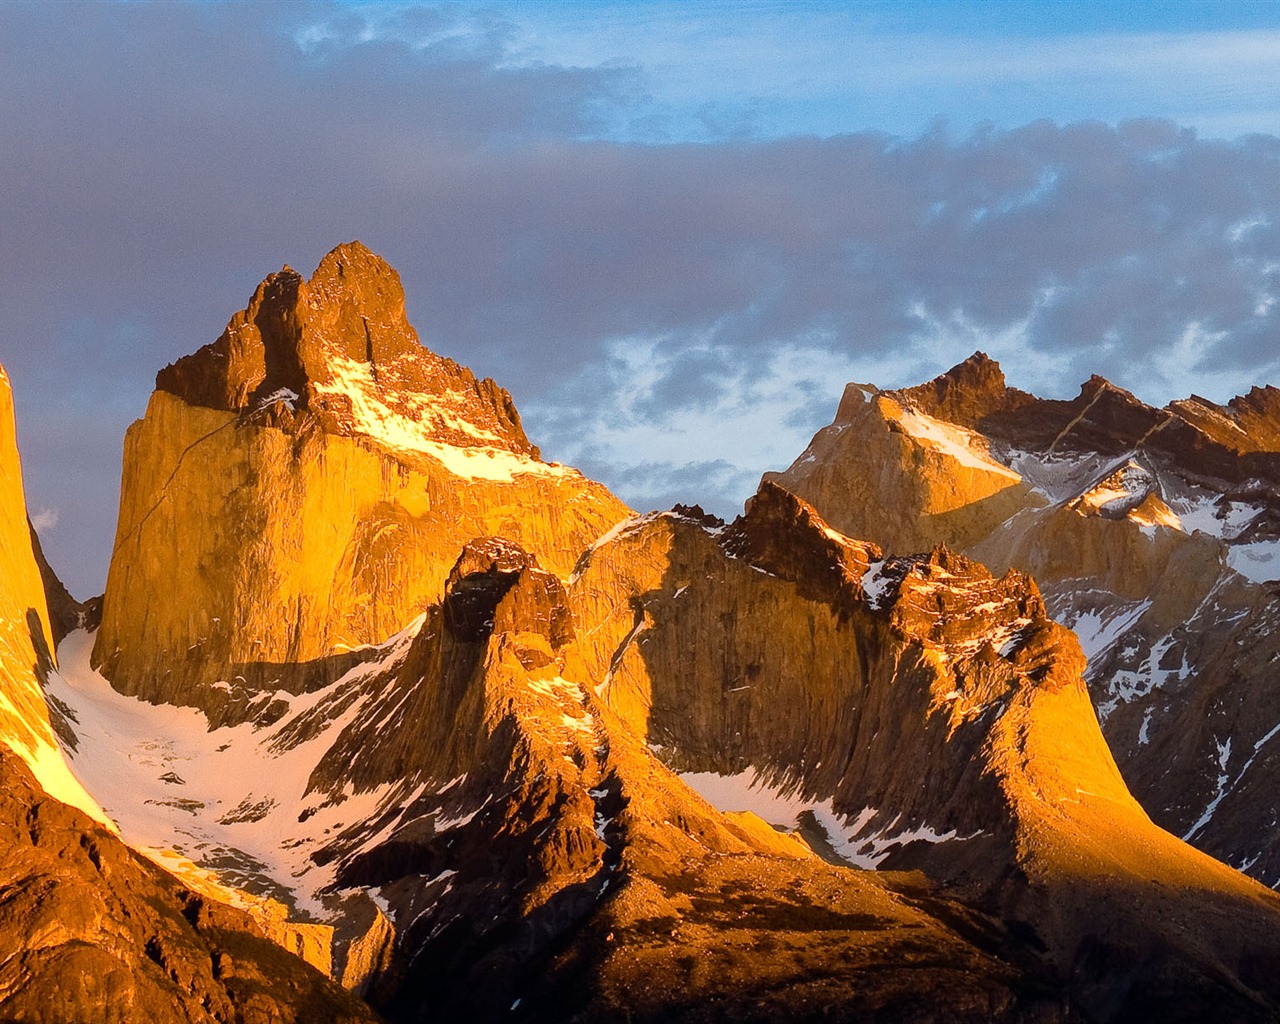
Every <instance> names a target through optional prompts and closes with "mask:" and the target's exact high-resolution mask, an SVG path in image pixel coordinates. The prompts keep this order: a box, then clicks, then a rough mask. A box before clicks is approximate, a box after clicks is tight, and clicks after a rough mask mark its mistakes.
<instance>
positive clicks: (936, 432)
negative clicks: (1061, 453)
mask: <svg viewBox="0 0 1280 1024" xmlns="http://www.w3.org/2000/svg"><path fill="white" fill-rule="evenodd" d="M898 422H899V423H900V424H901V426H902V429H903V430H905V431H906V432H907V433H908V434H910V435H911V436H912V437H914V438H915V439H916V440H918V441H923V442H925V445H926V446H927V447H929V448H932V449H933V450H934V451H936V452H940V453H941V454H943V455H948V456H950V457H951V458H953V459H955V460H956V461H957V462H959V463H960V465H962V466H967V467H968V468H970V469H977V470H981V471H983V472H984V473H995V474H998V475H999V476H1003V477H1007V478H1009V479H1010V480H1014V481H1020V480H1021V479H1022V477H1021V475H1020V474H1018V473H1017V472H1016V471H1015V470H1012V469H1010V468H1009V467H1008V466H1004V465H1001V464H1000V463H999V462H997V461H996V460H995V459H993V458H992V457H991V455H990V454H989V453H988V451H987V450H986V447H985V440H984V439H983V438H982V435H980V434H977V433H975V432H974V431H972V430H967V429H965V428H964V427H958V426H956V425H955V424H953V423H945V422H943V421H942V420H938V419H934V418H933V417H932V416H927V415H925V414H924V413H922V412H918V411H917V410H915V409H912V408H910V407H903V408H902V412H901V415H900V416H899V418H898Z"/></svg>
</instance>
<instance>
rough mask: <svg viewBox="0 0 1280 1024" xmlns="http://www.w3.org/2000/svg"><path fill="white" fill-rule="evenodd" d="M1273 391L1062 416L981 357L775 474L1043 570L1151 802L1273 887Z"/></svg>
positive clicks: (1001, 561)
mask: <svg viewBox="0 0 1280 1024" xmlns="http://www.w3.org/2000/svg"><path fill="white" fill-rule="evenodd" d="M1275 395H1276V392H1275V389H1273V388H1265V389H1254V391H1252V392H1250V394H1249V395H1247V396H1244V397H1242V398H1238V399H1234V400H1233V401H1232V402H1231V403H1229V404H1228V405H1226V406H1217V405H1215V404H1213V403H1212V402H1209V401H1207V400H1205V399H1203V398H1198V397H1193V398H1191V399H1187V400H1185V401H1179V402H1174V403H1172V404H1171V405H1169V406H1168V407H1167V408H1165V409H1154V408H1151V407H1150V406H1147V405H1144V404H1143V403H1142V402H1140V401H1139V400H1138V399H1136V398H1135V397H1134V396H1133V395H1130V394H1129V393H1128V392H1125V391H1123V390H1122V389H1120V388H1117V387H1115V386H1113V385H1111V384H1110V383H1108V382H1107V381H1105V380H1103V379H1102V378H1100V377H1094V378H1091V379H1090V380H1089V381H1088V382H1086V383H1085V384H1084V386H1083V387H1082V388H1081V390H1080V394H1079V396H1078V397H1076V398H1075V399H1072V400H1070V401H1054V400H1043V399H1037V398H1033V397H1032V396H1029V395H1027V394H1025V393H1023V392H1020V391H1017V390H1015V389H1012V388H1009V387H1007V386H1006V385H1005V382H1004V378H1003V375H1002V374H1001V373H1000V372H999V368H998V367H997V366H996V365H995V364H994V363H993V362H992V361H991V360H989V359H988V358H987V357H985V356H984V355H982V354H981V353H978V354H976V355H975V356H974V357H972V358H971V359H969V360H967V361H966V362H965V363H962V364H961V365H960V366H958V367H956V368H954V369H952V370H950V371H948V372H947V373H946V374H943V375H942V376H941V377H939V378H938V379H937V380H935V381H932V382H930V383H928V384H924V385H920V386H919V387H916V388H908V389H905V390H901V391H890V392H881V391H878V390H876V389H874V388H871V387H867V386H863V385H850V386H849V388H848V389H846V394H845V399H844V401H842V403H841V405H840V409H839V411H838V412H837V415H836V420H835V422H834V423H833V424H832V425H831V426H829V427H825V428H823V429H822V430H821V431H819V432H818V433H817V434H816V435H815V437H814V439H813V441H812V443H811V444H810V446H809V448H808V449H807V450H806V452H805V453H803V454H802V455H801V456H800V458H798V459H797V460H796V461H795V462H794V463H793V464H792V466H791V467H790V468H789V469H788V470H787V471H786V472H785V473H780V474H766V475H765V478H766V479H767V480H774V481H777V482H778V483H779V484H781V485H782V486H785V487H787V488H789V489H791V490H793V491H794V492H795V493H797V494H799V495H801V496H802V497H804V498H805V499H806V500H808V501H810V502H812V503H813V505H814V506H815V507H816V508H817V509H819V510H820V511H821V512H822V514H823V515H824V517H826V518H827V519H828V520H829V521H830V522H831V523H832V524H833V525H834V526H835V527H836V528H837V529H840V530H844V531H846V532H849V533H852V534H855V535H857V536H864V537H867V538H870V539H871V540H874V541H876V542H877V543H880V544H883V545H884V546H885V547H886V548H887V549H888V550H891V551H902V550H910V549H912V548H915V547H920V546H927V545H930V544H936V543H946V544H948V545H951V546H952V547H954V548H957V549H960V550H964V551H966V552H968V553H969V554H971V555H973V556H975V557H977V558H980V559H981V560H982V561H984V562H985V563H987V564H989V565H991V566H992V567H994V568H996V569H997V570H1003V569H1005V568H1008V567H1016V568H1018V569H1020V570H1022V571H1024V572H1028V573H1031V574H1032V575H1033V576H1034V577H1035V579H1036V580H1037V581H1038V582H1039V584H1040V585H1041V587H1042V588H1043V590H1044V594H1045V599H1046V602H1047V604H1048V607H1049V609H1050V611H1051V612H1052V614H1053V615H1054V616H1055V617H1056V618H1057V619H1059V620H1060V621H1062V622H1063V623H1065V624H1066V625H1068V626H1070V627H1072V628H1074V629H1076V630H1077V631H1078V632H1079V633H1080V636H1081V639H1082V642H1083V644H1084V646H1085V650H1086V653H1087V654H1088V657H1089V665H1088V668H1087V673H1086V674H1087V678H1088V680H1089V683H1090V687H1091V690H1092V694H1093V700H1094V703H1095V706H1096V707H1097V709H1098V712H1099V715H1100V717H1101V718H1102V721H1103V727H1104V730H1105V734H1106V736H1107V739H1108V742H1109V744H1110V746H1111V748H1112V750H1113V751H1114V752H1115V756H1116V758H1117V760H1118V761H1119V763H1120V765H1121V768H1122V770H1123V772H1124V775H1125V778H1126V779H1128V780H1129V783H1130V784H1131V786H1132V787H1133V789H1134V791H1135V793H1136V794H1137V795H1138V797H1139V799H1140V800H1141V802H1142V803H1143V806H1145V807H1146V808H1148V809H1149V810H1150V812H1151V813H1152V815H1153V816H1154V817H1155V818H1156V820H1157V821H1158V822H1160V823H1161V824H1162V825H1164V826H1166V827H1167V828H1169V829H1170V830H1172V831H1174V832H1175V833H1177V834H1178V835H1183V836H1186V837H1187V838H1188V839H1190V840H1192V841H1193V842H1195V843H1196V844H1197V845H1198V846H1200V847H1201V848H1202V849H1205V850H1207V851H1209V852H1211V853H1213V854H1214V855H1215V856H1220V857H1223V858H1225V859H1226V860H1228V861H1229V862H1230V863H1232V864H1235V865H1238V866H1240V867H1241V868H1242V869H1244V870H1247V871H1249V872H1250V873H1252V874H1253V875H1254V876H1255V877H1257V878H1259V879H1261V880H1263V881H1264V882H1266V883H1267V884H1270V885H1274V884H1276V883H1277V882H1280V844H1277V842H1276V837H1275V833H1274V828H1273V826H1272V821H1271V819H1272V817H1273V816H1274V815H1273V813H1272V808H1271V801H1270V798H1269V797H1264V796H1262V794H1263V793H1265V792H1269V791H1270V789H1271V788H1273V784H1272V781H1268V780H1273V769H1272V768H1271V767H1270V765H1272V764H1273V759H1271V758H1269V757H1268V756H1267V755H1266V753H1265V749H1264V748H1265V747H1266V746H1267V744H1268V742H1269V741H1270V740H1271V738H1272V737H1273V736H1274V735H1275V733H1274V727H1275V726H1276V724H1277V720H1276V716H1275V714H1274V712H1273V710H1272V709H1271V707H1270V704H1271V701H1270V698H1269V696H1268V694H1269V689H1270V687H1269V682H1268V680H1269V679H1270V669H1269V668H1268V667H1266V666H1268V665H1269V664H1270V661H1269V659H1271V658H1273V657H1274V656H1275V655H1276V640H1275V628H1274V626H1275V620H1276V614H1277V613H1276V611H1275V609H1274V607H1273V605H1274V598H1273V596H1272V591H1273V590H1274V587H1275V583H1274V582H1273V581H1274V580H1275V579H1276V578H1278V577H1280V546H1277V544H1276V538H1277V536H1280V497H1278V495H1280V462H1278V461H1277V459H1278V458H1280V456H1277V454H1276V452H1277V449H1278V448H1280V445H1277V444H1276V437H1277V436H1278V435H1277V434H1276V431H1275V423H1276V409H1277V408H1280V399H1277V398H1276V397H1275ZM1228 808H1229V809H1228Z"/></svg>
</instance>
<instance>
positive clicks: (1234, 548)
mask: <svg viewBox="0 0 1280 1024" xmlns="http://www.w3.org/2000/svg"><path fill="white" fill-rule="evenodd" d="M1227 564H1228V565H1229V566H1231V568H1232V569H1234V570H1235V571H1236V572H1238V573H1239V574H1240V575H1241V576H1243V577H1245V578H1246V579H1249V580H1252V581H1253V582H1254V583H1266V582H1269V581H1270V580H1276V579H1280V540H1256V541H1254V542H1253V543H1252V544H1233V545H1231V546H1230V547H1228V548H1227Z"/></svg>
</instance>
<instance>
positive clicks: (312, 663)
mask: <svg viewBox="0 0 1280 1024" xmlns="http://www.w3.org/2000/svg"><path fill="white" fill-rule="evenodd" d="M626 511H627V509H626V507H625V506H624V505H623V504H622V503H621V502H620V501H618V499H616V498H615V497H613V495H611V494H610V493H609V492H608V491H607V490H606V489H605V488H603V487H601V486H600V485H599V484H596V483H594V482H592V481H589V480H587V479H585V478H584V477H583V476H582V475H581V474H579V473H577V472H576V471H574V470H571V469H569V468H567V467H564V466H561V465H558V464H553V463H546V462H543V461H542V460H541V458H540V457H539V453H538V449H537V448H536V447H534V446H533V445H532V444H530V443H529V441H528V439H527V438H526V437H525V434H524V430H523V428H522V427H521V425H520V417H519V415H518V413H517V412H516V410H515V407H514V405H513V404H512V402H511V398H510V396H509V395H508V394H507V393H506V392H505V391H504V390H503V389H502V388H500V387H498V385H496V384H495V383H494V382H493V381H491V380H477V379H476V378H475V376H474V375H473V374H472V373H471V372H470V371H469V370H466V369H465V368H463V367H460V366H458V365H457V364H456V363H454V362H453V361H451V360H448V359H444V358H442V357H440V356H437V355H435V354H433V353H432V352H430V351H428V350H427V349H425V348H423V347H422V345H421V344H419V342H418V340H417V336H416V334H415V333H414V330H413V328H412V327H411V326H410V325H409V323H408V321H407V320H406V319H405V314H404V294H403V290H402V288H401V285H400V279H399V276H398V275H397V274H396V272H395V271H394V270H393V269H391V267H389V266H388V265H387V264H386V263H385V262H384V261H383V260H382V259H381V258H380V257H378V256H375V255H374V254H373V253H371V252H369V250H368V249H366V248H365V247H364V246H362V245H360V244H359V243H358V242H353V243H351V244H349V245H343V246H339V247H338V248H337V249H335V250H333V252H331V253H329V255H328V256H326V257H325V258H324V260H322V261H321V263H320V266H319V267H318V268H317V269H316V272H315V273H314V274H313V275H312V276H311V278H310V280H303V278H302V277H301V276H300V275H299V274H297V273H296V272H294V271H293V270H290V269H289V268H287V267H286V268H285V269H284V270H282V271H281V272H280V273H278V274H272V275H271V276H270V277H268V278H267V279H266V280H265V281H264V282H263V283H262V284H261V285H259V287H258V289H257V290H256V291H255V292H254V295H253V297H252V298H251V299H250V300H249V305H248V306H247V308H246V309H245V310H244V311H242V312H240V313H237V314H236V315H235V316H234V317H232V319H231V322H230V323H229V324H228V325H227V329H226V331H224V332H223V334H222V336H221V337H220V338H219V339H218V340H217V341H216V342H214V343H213V344H211V345H207V346H205V347H204V348H202V349H200V351H198V352H196V353H195V354H193V355H191V356H187V357H185V358H183V359H179V360H178V361H177V362H176V363H174V364H173V365H171V366H168V367H166V368H165V369H163V370H161V371H160V373H159V374H158V376H157V378H156V391H155V393H154V394H153V395H152V397H151V401H150V403H149V405H148V408H147V415H146V417H145V418H144V419H142V420H140V421H139V422H137V423H135V424H134V425H133V426H132V427H131V428H130V429H129V432H128V435H127V436H126V439H125V454H124V470H123V477H122V482H121V501H120V519H119V524H118V527H117V533H116V541H115V549H114V551H113V554H112V560H111V567H110V572H109V575H108V579H107V591H106V597H105V600H104V603H103V610H102V626H101V629H100V630H99V632H98V635H97V640H96V643H95V647H94V664H95V666H99V667H101V669H102V671H103V674H104V675H106V676H107V678H109V679H110V680H111V681H112V683H113V684H114V685H115V686H117V687H118V688H120V689H121V690H122V691H123V692H126V693H131V694H137V695H140V696H142V697H144V698H146V699H149V700H164V701H170V702H175V703H180V704H189V705H193V706H196V707H199V708H201V709H203V710H205V711H206V712H208V713H209V714H210V715H211V716H213V717H214V719H215V720H219V721H221V720H232V719H243V718H246V717H255V716H256V715H258V714H260V713H261V711H262V707H263V706H264V704H265V705H267V706H269V705H270V703H271V701H272V700H273V699H274V698H273V696H272V695H273V694H274V693H275V692H276V691H277V690H282V691H286V692H291V693H297V692H300V691H303V690H305V689H308V688H310V687H312V686H314V685H318V684H321V683H327V682H332V681H333V680H334V679H336V678H337V677H338V676H339V675H341V674H342V672H344V671H345V670H346V669H347V668H349V667H350V666H351V664H352V659H351V658H349V657H347V652H350V651H352V650H354V649H357V648H359V647H361V646H362V645H367V644H372V643H379V642H381V641H383V640H385V639H386V638H387V637H389V636H390V635H391V634H393V633H395V632H396V631H397V630H399V629H401V628H403V627H404V626H405V625H406V624H407V623H408V622H410V621H411V620H412V619H413V618H414V617H415V616H417V615H418V614H420V613H421V612H423V611H424V610H425V609H426V607H427V606H428V605H429V604H431V603H432V602H434V601H438V600H439V598H440V596H441V588H442V586H443V584H444V581H445V577H446V575H447V573H448V570H449V566H450V565H452V563H453V560H454V559H455V558H456V556H457V552H458V550H459V549H460V548H461V547H462V545H463V544H465V543H466V542H467V541H469V540H471V539H472V538H474V537H477V536H487V535H490V534H497V535H502V536H507V537H511V538H512V539H515V540H517V541H519V542H520V543H522V544H524V545H525V546H527V547H528V548H529V549H530V550H531V551H535V552H537V554H538V555H539V557H540V558H541V559H542V560H543V562H544V563H545V564H546V565H548V566H549V567H551V568H552V569H554V570H558V571H561V572H567V571H568V569H569V567H570V566H572V564H573V560H574V559H575V558H576V557H577V554H578V552H579V551H580V550H581V549H582V547H583V546H585V545H586V544H587V543H589V542H590V540H591V539H592V538H593V537H595V536H596V535H597V534H599V533H600V532H601V531H602V530H604V529H607V528H608V526H609V525H611V524H612V523H613V522H615V521H616V520H617V519H618V518H619V517H620V516H622V515H624V514H625V513H626Z"/></svg>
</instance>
